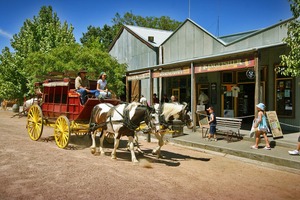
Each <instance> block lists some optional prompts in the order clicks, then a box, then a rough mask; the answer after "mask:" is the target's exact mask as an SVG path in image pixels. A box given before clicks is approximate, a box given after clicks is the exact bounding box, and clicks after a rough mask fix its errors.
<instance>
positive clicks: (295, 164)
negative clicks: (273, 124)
mask: <svg viewBox="0 0 300 200" xmlns="http://www.w3.org/2000/svg"><path fill="white" fill-rule="evenodd" d="M299 135H300V132H293V133H288V134H283V138H277V139H273V137H272V135H268V139H269V141H270V145H271V150H265V149H263V147H264V146H265V143H264V139H263V138H261V143H260V145H259V149H251V146H252V145H253V144H254V140H255V138H250V137H249V130H241V136H242V137H243V139H242V140H237V139H236V138H233V139H232V141H229V142H228V141H227V140H226V136H224V135H221V134H217V138H218V141H207V140H206V139H205V138H202V133H201V130H200V128H197V129H196V132H193V131H192V130H191V129H187V128H186V127H185V128H184V129H183V135H181V136H177V137H170V138H169V140H170V142H172V143H174V144H179V145H182V146H188V147H193V148H201V149H204V150H210V151H216V152H221V153H225V154H230V155H234V156H238V157H243V158H248V159H253V160H258V161H262V162H267V163H272V164H275V165H280V166H285V167H290V168H294V169H299V170H300V156H299V155H289V153H288V151H289V150H295V149H296V147H297V144H298V136H299Z"/></svg>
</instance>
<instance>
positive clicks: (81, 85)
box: [75, 69, 97, 105]
mask: <svg viewBox="0 0 300 200" xmlns="http://www.w3.org/2000/svg"><path fill="white" fill-rule="evenodd" d="M86 73H87V71H86V70H85V69H81V70H80V71H79V72H78V76H77V77H76V79H75V89H76V91H77V92H78V93H79V94H80V101H81V104H82V105H83V104H85V102H86V95H87V94H94V95H97V94H96V93H97V90H90V89H89V88H90V82H89V80H88V79H87V78H86Z"/></svg>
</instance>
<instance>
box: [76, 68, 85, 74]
mask: <svg viewBox="0 0 300 200" xmlns="http://www.w3.org/2000/svg"><path fill="white" fill-rule="evenodd" d="M80 73H87V71H86V69H84V68H82V69H80V70H79V72H78V75H79V74H80Z"/></svg>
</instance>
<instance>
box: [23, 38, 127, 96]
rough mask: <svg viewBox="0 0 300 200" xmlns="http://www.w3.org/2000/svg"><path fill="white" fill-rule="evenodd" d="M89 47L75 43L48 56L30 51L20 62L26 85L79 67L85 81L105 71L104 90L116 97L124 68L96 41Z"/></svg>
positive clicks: (77, 69)
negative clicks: (84, 71) (22, 64)
mask: <svg viewBox="0 0 300 200" xmlns="http://www.w3.org/2000/svg"><path fill="white" fill-rule="evenodd" d="M89 44H90V45H89V46H81V45H79V44H69V45H66V46H59V47H56V48H54V49H52V50H51V51H49V52H48V53H46V54H45V53H42V52H40V51H39V52H33V53H30V54H29V56H28V57H27V58H26V59H25V60H24V64H25V65H30V66H31V67H30V69H29V68H27V70H28V71H26V72H25V73H26V74H30V77H29V79H30V80H31V81H29V82H28V84H27V86H28V88H30V89H31V93H32V92H33V89H34V83H35V82H36V81H42V80H43V78H37V77H42V76H47V75H48V74H49V72H53V71H57V72H65V71H75V72H77V71H79V69H81V68H86V69H87V70H88V72H89V73H88V74H89V77H88V78H89V79H92V80H97V79H98V76H99V74H100V73H101V72H102V71H105V72H106V73H107V74H108V77H107V81H108V88H109V89H110V90H112V91H113V92H114V93H116V94H117V95H118V96H119V95H121V94H122V93H123V87H124V83H123V82H122V77H123V75H124V74H125V72H126V66H125V65H124V64H119V63H118V62H117V61H116V60H115V59H113V58H112V57H111V56H110V55H109V53H107V52H105V51H102V50H101V44H99V42H94V43H89Z"/></svg>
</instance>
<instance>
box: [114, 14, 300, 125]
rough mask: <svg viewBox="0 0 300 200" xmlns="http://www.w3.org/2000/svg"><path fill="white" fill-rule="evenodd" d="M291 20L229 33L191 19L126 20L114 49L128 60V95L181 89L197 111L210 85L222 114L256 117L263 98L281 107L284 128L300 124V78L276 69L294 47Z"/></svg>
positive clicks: (183, 98)
mask: <svg viewBox="0 0 300 200" xmlns="http://www.w3.org/2000/svg"><path fill="white" fill-rule="evenodd" d="M290 20H292V19H289V20H286V21H281V22H279V23H278V24H275V25H272V26H270V27H267V28H264V29H260V30H255V31H249V32H244V33H237V34H233V35H228V36H223V37H215V36H214V35H212V34H211V33H209V32H208V31H206V30H205V29H204V28H202V27H201V26H199V25H198V24H196V23H195V22H193V21H192V20H190V19H187V20H185V21H184V22H183V23H182V24H181V25H180V26H179V27H178V28H177V29H176V30H175V31H174V32H168V31H161V30H155V29H147V28H142V27H133V26H124V27H123V28H122V30H121V31H120V32H119V34H118V36H117V37H116V38H115V40H114V42H113V43H112V45H111V47H110V54H111V55H112V56H113V57H115V58H116V59H117V60H118V61H119V62H120V63H127V64H128V70H127V74H126V87H127V90H128V92H127V97H128V98H127V100H128V101H132V100H135V99H136V98H135V97H136V96H138V97H139V95H141V94H143V95H144V96H146V97H147V99H150V97H151V96H152V94H153V93H157V94H159V95H158V96H159V98H160V97H162V95H163V94H167V95H168V97H170V96H171V95H176V96H177V98H178V100H179V101H180V102H183V101H185V102H187V103H188V104H189V105H190V109H191V112H192V113H195V111H196V109H197V104H198V96H199V94H200V91H204V92H205V93H206V94H207V95H208V97H209V99H210V101H209V105H212V106H214V107H215V111H216V114H217V115H218V116H225V117H241V118H244V120H243V122H249V123H251V121H252V120H253V115H254V113H255V105H256V104H258V103H259V102H263V103H265V105H266V106H267V110H274V111H276V112H277V115H278V118H279V121H280V122H281V123H282V128H283V129H286V130H299V128H298V127H299V126H300V114H299V113H300V106H299V105H297V103H300V101H299V95H300V87H299V86H300V79H299V78H292V77H284V76H282V75H280V74H277V73H275V68H276V66H278V65H279V63H280V55H282V54H287V53H288V48H287V46H286V44H285V43H284V42H283V38H284V37H286V36H287V27H286V26H285V25H286V24H287V23H288V22H289V21H290ZM297 99H298V101H297ZM150 103H151V99H150ZM193 119H194V120H195V119H196V116H195V115H194V117H193ZM195 122H196V121H195ZM195 124H196V123H195Z"/></svg>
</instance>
